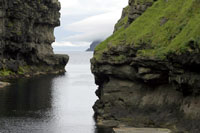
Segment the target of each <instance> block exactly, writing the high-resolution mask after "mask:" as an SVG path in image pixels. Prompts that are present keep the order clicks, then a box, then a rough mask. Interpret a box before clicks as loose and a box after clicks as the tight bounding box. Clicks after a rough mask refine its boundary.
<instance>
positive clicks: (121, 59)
mask: <svg viewBox="0 0 200 133" xmlns="http://www.w3.org/2000/svg"><path fill="white" fill-rule="evenodd" d="M113 59H114V61H116V62H120V61H123V60H125V59H126V56H124V55H118V56H115V57H114V58H113Z"/></svg>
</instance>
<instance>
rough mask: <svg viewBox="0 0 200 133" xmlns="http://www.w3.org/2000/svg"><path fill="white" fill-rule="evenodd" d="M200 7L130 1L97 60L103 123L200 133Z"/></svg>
mask: <svg viewBox="0 0 200 133" xmlns="http://www.w3.org/2000/svg"><path fill="white" fill-rule="evenodd" d="M144 5H148V6H147V7H146V8H143V9H145V10H139V11H143V12H140V13H139V14H137V15H133V14H134V13H136V12H139V11H138V10H136V9H142V7H143V6H144ZM199 7H200V2H199V1H198V0H176V1H174V0H157V1H156V0H155V1H151V0H146V1H145V0H129V7H128V8H129V10H128V12H126V11H123V14H124V12H125V15H122V16H123V17H122V18H121V20H119V23H118V24H117V25H120V26H119V27H118V28H115V29H116V31H115V32H114V34H113V35H112V36H111V37H109V38H108V39H107V40H105V41H104V42H102V43H101V44H99V45H98V46H97V47H96V50H95V54H94V57H93V59H92V60H91V64H92V67H91V68H92V72H93V74H94V75H95V82H96V84H97V85H99V88H98V90H97V92H96V94H97V96H98V97H99V100H98V101H97V102H96V103H95V105H94V110H95V114H96V120H97V123H98V124H100V125H104V126H108V125H109V126H111V127H116V126H120V125H125V126H133V127H156V128H160V127H161V128H169V129H171V130H172V131H173V132H191V133H199V132H200V128H199V124H200V113H199V112H200V106H199V105H200V84H199V83H200V71H199V67H200V52H199V46H200V40H199V36H200V30H199V29H200V28H199V27H200V23H199V18H200V17H199ZM133 11H134V13H133ZM133 16H137V17H135V18H134V19H132V18H133ZM124 18H126V22H125V21H124ZM121 22H123V23H121ZM129 22H130V23H129ZM124 24H125V25H124Z"/></svg>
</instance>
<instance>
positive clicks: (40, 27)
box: [0, 0, 68, 77]
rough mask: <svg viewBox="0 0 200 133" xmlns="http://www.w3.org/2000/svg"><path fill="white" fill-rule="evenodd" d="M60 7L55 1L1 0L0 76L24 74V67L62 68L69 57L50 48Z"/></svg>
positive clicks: (55, 69)
mask: <svg viewBox="0 0 200 133" xmlns="http://www.w3.org/2000/svg"><path fill="white" fill-rule="evenodd" d="M59 10H60V3H59V2H58V0H34V1H33V0H0V76H1V77H3V76H6V75H11V74H12V75H15V74H19V73H20V74H23V73H24V72H25V70H24V69H25V68H26V71H35V72H39V71H42V72H47V71H48V72H51V71H52V72H53V71H54V72H55V71H64V66H65V65H66V63H67V62H68V56H67V55H54V54H53V49H52V47H51V43H52V42H54V41H55V37H54V28H55V27H56V26H59V25H60V21H59V18H60V13H59ZM27 68H28V69H29V70H27ZM43 68H44V69H43ZM6 73H7V74H6Z"/></svg>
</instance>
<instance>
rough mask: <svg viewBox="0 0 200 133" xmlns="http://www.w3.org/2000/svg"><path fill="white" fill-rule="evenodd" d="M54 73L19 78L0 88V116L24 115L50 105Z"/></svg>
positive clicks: (43, 109) (45, 108)
mask: <svg viewBox="0 0 200 133" xmlns="http://www.w3.org/2000/svg"><path fill="white" fill-rule="evenodd" d="M55 77H57V76H55V75H49V76H40V77H34V78H31V79H19V80H16V81H14V82H13V84H12V85H11V86H9V87H7V88H4V89H1V90H0V116H24V115H27V114H29V115H30V114H31V113H36V112H37V111H47V110H50V108H51V107H52V81H53V79H54V78H55Z"/></svg>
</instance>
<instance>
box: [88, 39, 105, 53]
mask: <svg viewBox="0 0 200 133" xmlns="http://www.w3.org/2000/svg"><path fill="white" fill-rule="evenodd" d="M101 42H102V41H100V40H97V41H94V42H92V44H91V45H90V48H88V49H87V50H86V51H94V49H95V48H96V46H97V45H98V44H100V43H101Z"/></svg>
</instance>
